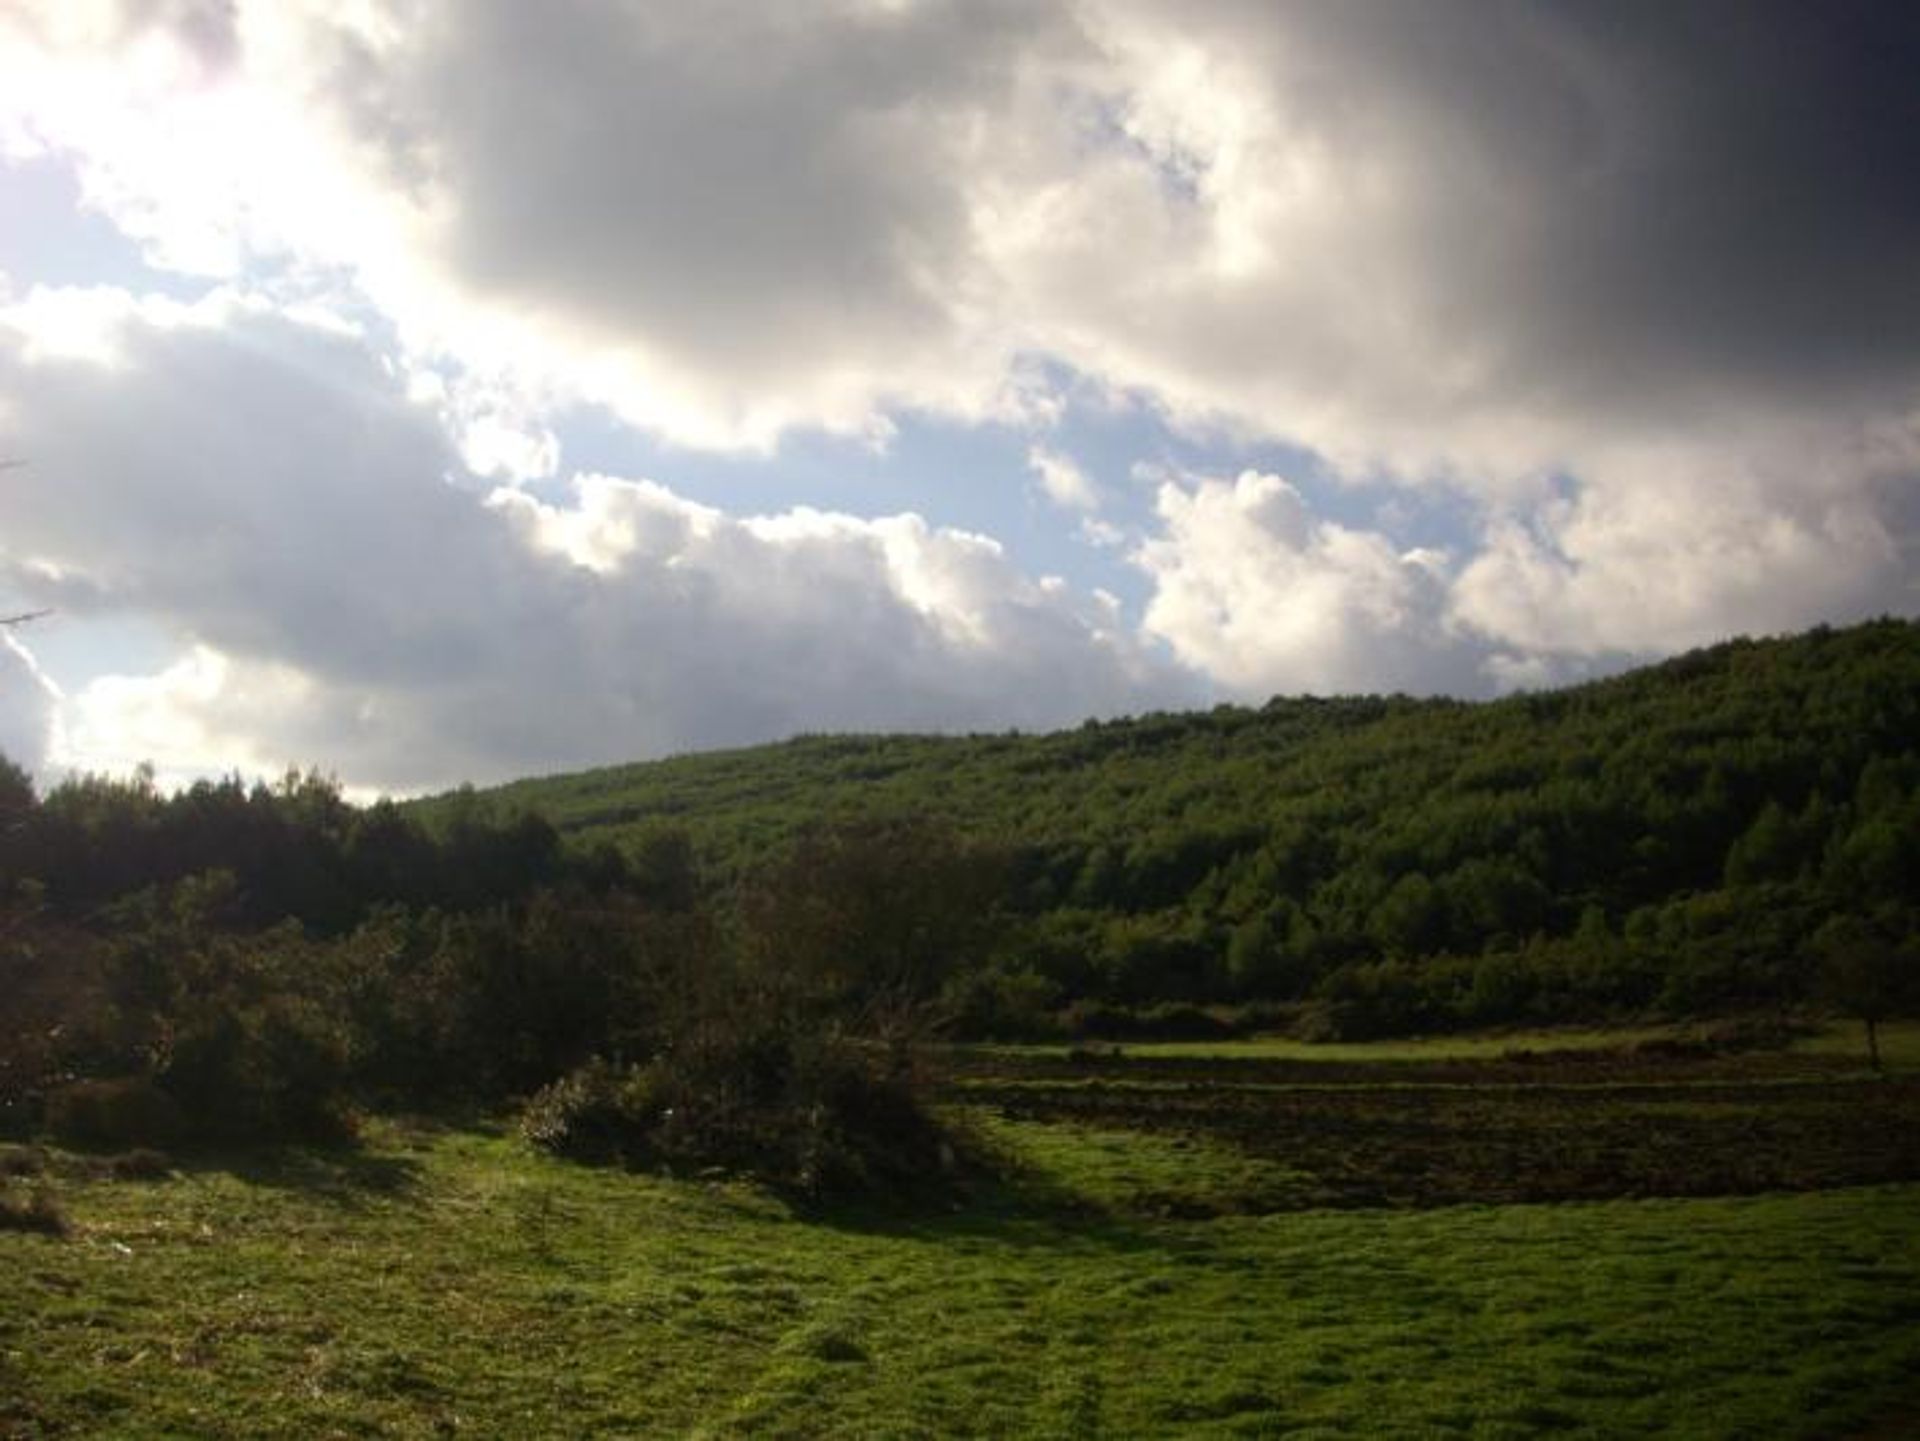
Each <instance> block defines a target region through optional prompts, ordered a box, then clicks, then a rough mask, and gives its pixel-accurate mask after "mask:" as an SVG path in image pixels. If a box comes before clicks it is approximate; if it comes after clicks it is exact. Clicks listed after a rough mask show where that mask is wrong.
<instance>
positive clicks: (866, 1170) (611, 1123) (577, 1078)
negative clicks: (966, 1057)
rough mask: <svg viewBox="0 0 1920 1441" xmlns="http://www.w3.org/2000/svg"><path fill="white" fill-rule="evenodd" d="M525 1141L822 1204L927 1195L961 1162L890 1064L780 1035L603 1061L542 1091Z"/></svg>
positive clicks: (834, 1045) (745, 1035)
mask: <svg viewBox="0 0 1920 1441" xmlns="http://www.w3.org/2000/svg"><path fill="white" fill-rule="evenodd" d="M520 1131H521V1134H522V1135H523V1136H525V1137H526V1139H527V1140H529V1141H530V1142H532V1143H533V1144H535V1145H537V1146H540V1147H542V1148H544V1149H546V1150H549V1151H552V1152H554V1153H555V1154H558V1155H563V1156H569V1157H572V1158H574V1159H576V1160H587V1161H620V1162H624V1163H625V1164H628V1165H633V1166H646V1167H665V1168H669V1169H673V1170H682V1171H694V1170H706V1169H709V1168H718V1169H721V1170H724V1171H727V1172H729V1173H732V1174H736V1175H741V1176H749V1177H752V1178H753V1179H755V1180H758V1181H761V1182H764V1183H766V1184H768V1185H771V1186H774V1187H777V1188H780V1189H783V1190H786V1191H790V1192H792V1193H795V1194H798V1195H803V1196H806V1197H809V1198H812V1199H820V1198H823V1197H847V1196H854V1195H868V1196H885V1197H899V1196H903V1195H919V1194H923V1193H925V1192H926V1191H927V1190H928V1189H929V1186H930V1185H935V1184H938V1183H939V1182H940V1181H941V1180H942V1179H943V1178H947V1179H950V1177H949V1176H948V1173H950V1172H951V1170H952V1165H953V1158H954V1155H955V1152H954V1149H953V1147H952V1144H951V1142H950V1141H949V1140H948V1138H947V1136H946V1133H945V1131H944V1129H943V1128H942V1127H941V1126H940V1125H939V1124H938V1123H937V1122H936V1121H935V1120H934V1119H933V1118H932V1116H931V1115H930V1114H929V1113H928V1111H927V1110H926V1109H925V1107H924V1106H923V1105H922V1103H921V1102H920V1100H919V1098H918V1096H917V1095H916V1093H915V1090H914V1088H913V1086H912V1085H911V1084H909V1081H908V1079H907V1078H906V1077H903V1076H899V1075H896V1074H892V1073H890V1072H889V1071H887V1070H886V1069H885V1068H884V1065H883V1063H882V1060H881V1058H879V1057H877V1056H875V1055H873V1054H872V1053H870V1052H868V1051H865V1050H862V1049H861V1048H860V1047H858V1046H856V1045H854V1044H852V1043H850V1042H848V1041H847V1040H845V1039H844V1038H841V1037H835V1036H814V1037H808V1036H802V1035H799V1034H796V1033H793V1032H791V1031H787V1030H783V1029H779V1028H775V1029H771V1030H763V1029H753V1030H739V1031H735V1032H732V1033H729V1034H719V1033H717V1032H715V1031H714V1030H712V1029H711V1028H710V1029H709V1031H708V1032H707V1033H706V1034H704V1035H702V1036H700V1037H699V1038H697V1039H689V1040H688V1041H687V1042H685V1043H683V1044H682V1045H680V1046H677V1047H676V1048H675V1049H673V1050H670V1051H668V1052H666V1053H665V1054H663V1055H661V1056H658V1057H656V1058H655V1059H653V1060H652V1061H650V1062H647V1063H646V1064H644V1065H638V1066H627V1067H617V1066H611V1065H608V1064H606V1063H605V1062H602V1061H597V1060H596V1061H590V1062H588V1063H587V1064H586V1065H585V1066H582V1067H580V1068H579V1069H578V1070H575V1071H573V1072H572V1073H570V1074H568V1075H566V1076H563V1077H561V1078H560V1079H559V1080H557V1081H555V1082H554V1083H553V1084H551V1085H549V1086H546V1087H544V1088H542V1089H541V1090H540V1091H539V1092H538V1093H536V1094H535V1095H534V1096H533V1098H532V1099H531V1100H530V1101H529V1102H528V1103H527V1105H526V1107H525V1109H524V1110H523V1111H522V1112H521V1118H520Z"/></svg>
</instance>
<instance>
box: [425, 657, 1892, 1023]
mask: <svg viewBox="0 0 1920 1441" xmlns="http://www.w3.org/2000/svg"><path fill="white" fill-rule="evenodd" d="M478 803H485V804H490V805H493V806H496V807H504V808H507V809H519V808H531V809H537V810H539V811H540V812H542V813H544V814H545V815H547V816H548V817H550V818H551V819H552V820H553V821H554V823H555V824H556V825H557V826H558V827H559V828H560V829H561V830H562V832H564V833H566V834H567V835H569V836H571V837H573V838H575V839H576V840H578V841H591V842H603V841H611V842H614V843H616V844H617V845H619V846H621V847H622V848H623V849H625V850H626V851H628V852H629V853H630V854H632V855H634V856H636V857H645V856H647V855H648V854H650V853H655V852H660V851H663V850H664V851H665V852H666V853H668V854H672V853H675V852H676V851H677V850H678V849H679V841H680V840H681V839H682V838H684V839H687V840H690V842H691V847H692V850H693V852H694V853H695V854H696V855H698V856H699V857H700V858H701V859H702V861H703V862H704V864H705V865H706V867H707V868H708V871H709V873H710V874H711V875H714V876H716V877H720V878H722V879H724V878H727V877H734V876H740V875H745V874H750V873H752V872H753V871H754V869H755V868H756V867H757V866H758V865H760V864H761V863H763V862H764V860H765V859H766V858H767V857H768V856H769V855H772V854H776V853H778V852H779V851H780V850H781V848H782V847H783V846H785V845H787V844H789V843H790V842H791V841H792V839H793V838H794V837H796V836H798V835H800V834H802V833H804V832H805V831H807V830H808V829H809V828H811V827H818V826H820V825H821V824H823V823H827V824H836V825H853V824H858V823H859V822H861V821H862V820H863V819H871V818H876V817H879V818H888V819H897V818H901V817H915V818H920V819H922V820H929V821H932V822H934V823H937V824H938V825H941V826H947V827H951V828H952V830H953V832H954V834H955V837H956V840H957V841H960V842H964V843H967V844H968V845H971V846H975V847H979V846H985V847H989V848H992V849H995V850H997V851H999V852H1001V853H1002V854H1003V856H1004V860H1005V867H1006V870H1005V880H1004V886H1003V890H1002V895H1003V900H1004V903H1005V907H1006V910H1007V911H1008V912H1009V914H1010V917H1011V918H1012V920H1013V921H1014V925H1013V927H1012V930H1011V932H1010V935H1009V938H1008V939H1007V940H1006V941H1005V942H1004V943H1003V945H1002V946H1001V947H1000V948H999V951H998V957H997V960H996V961H995V964H994V966H993V968H992V970H993V975H992V976H991V978H990V983H989V981H986V980H983V981H982V982H981V983H980V984H979V985H977V986H975V987H974V989H973V991H972V993H971V994H972V1000H973V1003H974V1006H975V1008H976V1012H977V1014H976V1017H975V1019H976V1021H977V1022H978V1023H980V1024H983V1025H988V1026H989V1027H991V1026H992V1025H993V1024H996V1023H998V1024H1001V1025H1012V1026H1014V1027H1015V1028H1018V1026H1019V1025H1020V1024H1023V1023H1026V1022H1031V1021H1033V1020H1034V1019H1035V1013H1036V1012H1038V1011H1044V1010H1050V1009H1052V1008H1055V1007H1057V1006H1059V1005H1061V1004H1063V1003H1066V1002H1070V1001H1072V1000H1075V999H1087V1000H1093V1001H1098V1002H1104V1003H1110V1004H1123V1005H1129V1006H1136V1007H1137V1006H1142V1005H1147V1004H1151V1003H1154V1002H1161V1001H1209V1000H1211V1001H1225V1000H1249V999H1265V1000H1277V1001H1286V1000H1298V999H1302V998H1307V997H1312V996H1318V997H1320V998H1322V999H1323V1000H1325V1001H1327V1002H1328V1003H1329V1004H1330V1005H1331V1006H1332V1007H1333V1009H1334V1011H1335V1012H1336V1013H1337V1015H1336V1020H1337V1023H1338V1024H1339V1026H1340V1027H1341V1028H1342V1029H1344V1030H1356V1029H1357V1030H1403V1029H1408V1028H1414V1027H1430V1026H1437V1025H1446V1024H1457V1023H1463V1022H1486V1021H1502V1020H1510V1019H1519V1018H1522V1017H1550V1016H1556V1015H1568V1014H1575V1013H1579V1014H1590V1013H1595V1012H1605V1011H1608V1010H1621V1009H1634V1008H1641V1007H1649V1006H1659V1007H1662V1008H1665V1009H1670V1010H1679V1011H1686V1010H1701V1009H1709V1010H1710V1009H1714V1008H1718V1007H1725V1006H1732V1005H1739V1004H1750V1003H1770V1002H1776V1001H1791V1000H1797V999H1803V998H1805V997H1806V996H1807V995H1808V993H1809V990H1810V988H1811V987H1812V986H1813V983H1814V980H1815V975H1814V970H1815V962H1816V961H1817V959H1818V957H1817V954H1816V952H1818V951H1819V950H1820V949H1821V947H1822V946H1825V947H1826V948H1828V949H1832V948H1835V947H1847V948H1853V949H1858V948H1861V947H1876V946H1880V945H1888V946H1896V947H1897V946H1898V945H1899V944H1901V943H1910V942H1911V941H1912V939H1913V938H1914V936H1915V934H1916V925H1915V913H1914V909H1913V907H1914V900H1913V898H1914V897H1915V896H1920V627H1916V626H1915V625H1914V624H1913V623H1910V622H1903V621H1881V622H1876V623H1872V624H1868V625H1862V626H1858V627H1854V628H1851V629H1846V630H1829V629H1825V628H1823V629H1820V630H1817V631H1814V632H1811V633H1809V634H1806V635H1803V636H1799V637H1795V638H1790V639H1783V640H1765V641H1750V640H1741V641H1735V642H1732V643H1729V644H1725V645H1720V646H1716V647H1713V648H1712V649H1709V650H1703V651H1699V652H1695V653H1693V654H1689V655H1686V656H1682V657H1680V658H1678V659H1675V660H1672V661H1669V662H1667V663H1665V664H1662V665H1658V666H1654V667H1651V668H1648V669H1645V670H1640V671H1636V672H1633V673H1631V674H1628V675H1624V676H1621V677H1618V678H1615V679H1611V680H1606V681H1601V682H1597V683H1594V684H1590V685H1585V686H1581V687H1577V688H1574V689H1569V690H1564V691H1558V692H1552V693H1547V694H1539V695H1522V696H1516V697H1513V698H1510V699H1506V700H1502V701H1498V702H1493V703H1489V704H1465V703H1460V702H1453V701H1444V700H1428V701H1420V700H1412V699H1407V698H1404V697H1393V698H1359V699H1331V700H1328V699H1314V698H1305V699H1287V698H1282V699H1276V700H1274V701H1273V702H1271V703H1269V704H1268V705H1266V706H1265V707H1262V708H1261V709H1258V710H1246V709H1239V708H1234V707H1221V708H1219V709H1217V710H1214V711H1212V712H1210V713H1207V714H1196V715H1152V716H1146V717H1142V718H1139V719H1132V720H1120V721H1113V722H1107V723H1099V722H1088V723H1087V724H1086V725H1084V726H1083V727H1081V728H1080V729H1078V730H1074V731H1067V732H1062V733H1059V734H1054V735H1044V736H1021V735H1006V736H973V737H965V738H941V737H927V736H914V737H897V736H896V737H883V736H874V737H807V738H802V739H798V740H794V741H791V742H789V743H787V744H784V745H779V746H770V747H763V748H759V749H754V750H746V751H736V752H729V753H723V754H712V755H696V756H688V757H683V758H679V759H675V760H669V761H664V762H659V763H655V764H647V765H636V766H627V767H620V768H614V769H609V770H600V771H592V772H587V773H583V774H579V775H572V776H564V777H556V778H551V779H546V780H535V781H524V782H520V783H518V784H516V785H512V786H508V787H505V788H503V789H501V790H499V791H495V792H491V793H488V794H486V795H484V796H482V797H478V798H476V797H473V796H471V795H465V796H461V797H452V798H442V799H440V800H437V801H434V802H429V803H426V804H425V805H423V806H422V807H421V811H420V813H421V814H423V815H425V816H428V817H430V818H436V819H439V820H442V821H444V820H446V819H447V818H449V817H452V816H455V815H457V814H461V813H470V812H471V810H472V809H473V808H474V806H475V805H476V804H478ZM1823 927H1825V928H1827V930H1828V934H1827V937H1826V940H1825V941H1817V937H1819V935H1820V933H1821V931H1822V928H1823Z"/></svg>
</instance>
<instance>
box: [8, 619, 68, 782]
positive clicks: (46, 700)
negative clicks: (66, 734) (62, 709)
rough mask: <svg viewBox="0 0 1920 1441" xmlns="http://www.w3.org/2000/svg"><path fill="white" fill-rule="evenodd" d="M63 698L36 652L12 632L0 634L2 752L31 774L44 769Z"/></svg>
mask: <svg viewBox="0 0 1920 1441" xmlns="http://www.w3.org/2000/svg"><path fill="white" fill-rule="evenodd" d="M60 700H61V695H60V688H59V686H57V685H55V684H54V682H53V681H52V679H51V678H49V677H48V676H47V674H46V672H45V671H43V670H42V669H41V668H40V665H39V663H38V662H37V661H36V660H35V659H34V655H33V652H32V651H31V650H29V649H28V648H27V647H26V646H25V645H24V644H22V643H21V642H20V641H19V640H18V639H17V638H15V637H14V636H13V635H12V634H11V633H6V634H0V755H4V756H6V757H7V759H9V760H11V761H13V762H14V763H15V764H16V765H20V766H24V767H25V768H26V769H27V771H28V772H29V773H34V772H38V771H40V770H41V769H42V767H43V766H44V765H45V764H46V755H47V742H48V739H49V735H50V733H51V730H52V727H53V718H54V713H55V709H56V707H57V706H58V705H59V703H60Z"/></svg>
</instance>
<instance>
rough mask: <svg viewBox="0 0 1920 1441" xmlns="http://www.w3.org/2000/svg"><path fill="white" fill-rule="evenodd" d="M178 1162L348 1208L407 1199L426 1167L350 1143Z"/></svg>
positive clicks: (214, 1154)
mask: <svg viewBox="0 0 1920 1441" xmlns="http://www.w3.org/2000/svg"><path fill="white" fill-rule="evenodd" d="M176 1163H177V1164H178V1166H179V1168H180V1169H181V1170H183V1171H198V1172H209V1171H217V1172H222V1173H224V1174H226V1175H230V1176H234V1177H236V1178H238V1179H240V1180H242V1181H245V1182H247V1184H249V1185H252V1186H263V1187H266V1188H268V1189H270V1190H276V1191H290V1192H297V1193H299V1194H301V1195H304V1196H311V1197H313V1198H314V1199H316V1200H320V1201H324V1202H326V1203H327V1204H329V1205H333V1206H338V1207H341V1208H342V1209H346V1210H361V1209H364V1208H365V1207H367V1206H368V1205H370V1204H371V1203H373V1202H375V1201H381V1202H392V1201H396V1200H398V1201H406V1200H409V1199H411V1198H412V1196H413V1194H414V1193H415V1191H416V1190H417V1189H418V1187H419V1183H420V1179H421V1175H422V1172H423V1170H424V1167H423V1166H422V1164H421V1162H420V1161H419V1160H417V1159H415V1158H414V1157H412V1156H408V1155H395V1154H394V1153H393V1152H391V1151H372V1150H368V1149H367V1148H365V1147H364V1146H362V1145H360V1144H358V1143H356V1142H352V1141H341V1142H336V1143H331V1144H326V1145H255V1146H246V1147H239V1146H234V1147H221V1148H217V1149H213V1148H207V1149H196V1150H193V1151H190V1152H186V1153H184V1154H181V1155H179V1156H178V1157H176Z"/></svg>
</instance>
